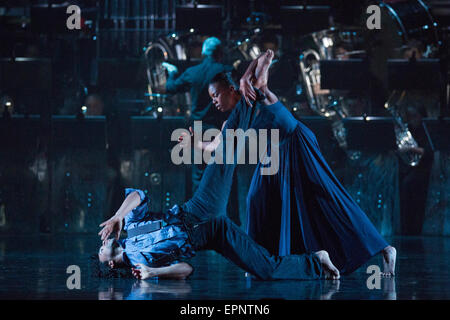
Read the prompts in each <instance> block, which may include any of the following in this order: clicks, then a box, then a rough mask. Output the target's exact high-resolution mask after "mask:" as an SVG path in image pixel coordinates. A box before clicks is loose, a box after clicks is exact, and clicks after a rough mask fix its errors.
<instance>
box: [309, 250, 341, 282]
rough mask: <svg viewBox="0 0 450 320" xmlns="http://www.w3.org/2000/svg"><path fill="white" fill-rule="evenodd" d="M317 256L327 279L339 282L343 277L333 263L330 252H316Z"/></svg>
mask: <svg viewBox="0 0 450 320" xmlns="http://www.w3.org/2000/svg"><path fill="white" fill-rule="evenodd" d="M315 255H316V256H317V257H318V258H319V261H320V264H321V265H322V268H323V272H324V274H325V279H332V280H337V279H339V278H340V277H341V276H340V275H339V270H338V269H337V268H336V267H335V266H334V264H333V263H332V262H331V259H330V256H329V255H328V252H326V251H325V250H321V251H317V252H315Z"/></svg>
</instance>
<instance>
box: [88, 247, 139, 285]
mask: <svg viewBox="0 0 450 320" xmlns="http://www.w3.org/2000/svg"><path fill="white" fill-rule="evenodd" d="M89 265H90V268H89V269H90V274H91V276H92V277H98V278H107V279H111V278H133V274H132V273H131V269H130V268H115V269H111V268H110V267H109V266H108V265H107V264H106V263H104V262H100V260H99V259H98V254H97V253H96V254H93V255H91V256H90V257H89Z"/></svg>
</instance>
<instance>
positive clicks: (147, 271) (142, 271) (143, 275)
mask: <svg viewBox="0 0 450 320" xmlns="http://www.w3.org/2000/svg"><path fill="white" fill-rule="evenodd" d="M137 266H138V267H139V269H137V268H132V269H131V273H132V274H133V276H134V277H135V278H137V279H139V280H145V279H148V278H152V277H155V276H156V275H155V272H154V268H150V267H147V266H146V265H144V264H141V263H138V264H137Z"/></svg>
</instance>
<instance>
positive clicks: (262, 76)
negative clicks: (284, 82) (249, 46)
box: [254, 49, 275, 89]
mask: <svg viewBox="0 0 450 320" xmlns="http://www.w3.org/2000/svg"><path fill="white" fill-rule="evenodd" d="M274 55H275V54H274V53H273V51H272V50H270V49H268V50H267V51H266V52H265V53H263V54H262V55H261V56H260V57H259V58H258V64H257V66H256V69H255V78H256V81H255V84H254V86H255V88H257V89H261V88H263V87H266V86H267V82H268V81H269V67H270V65H271V64H272V59H273V57H274Z"/></svg>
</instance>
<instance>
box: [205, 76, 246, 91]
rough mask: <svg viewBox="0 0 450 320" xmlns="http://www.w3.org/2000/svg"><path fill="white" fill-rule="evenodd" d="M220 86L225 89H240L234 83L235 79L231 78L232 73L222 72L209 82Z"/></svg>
mask: <svg viewBox="0 0 450 320" xmlns="http://www.w3.org/2000/svg"><path fill="white" fill-rule="evenodd" d="M216 83H218V84H220V85H221V86H225V87H233V88H234V89H236V90H237V89H238V88H239V87H238V86H237V85H236V83H235V82H234V80H233V78H232V77H231V73H230V72H220V73H218V74H216V75H215V76H214V78H212V80H211V81H210V82H209V84H216Z"/></svg>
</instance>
